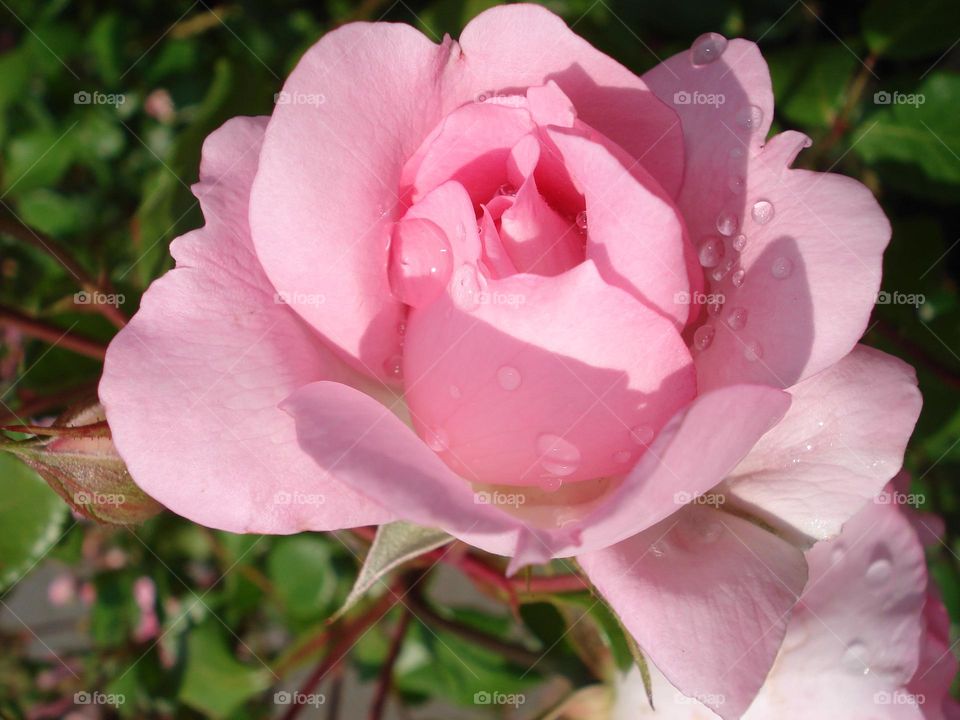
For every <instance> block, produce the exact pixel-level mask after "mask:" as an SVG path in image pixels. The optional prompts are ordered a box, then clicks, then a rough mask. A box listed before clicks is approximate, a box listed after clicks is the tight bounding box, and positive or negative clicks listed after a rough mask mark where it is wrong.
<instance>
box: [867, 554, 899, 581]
mask: <svg viewBox="0 0 960 720" xmlns="http://www.w3.org/2000/svg"><path fill="white" fill-rule="evenodd" d="M892 571H893V565H892V563H891V562H890V561H889V560H888V559H887V558H885V557H879V558H877V559H876V560H874V561H873V562H872V563H870V567H868V568H867V580H869V581H870V582H872V583H882V582H883V581H884V580H886V579H887V578H888V577H890V573H891V572H892Z"/></svg>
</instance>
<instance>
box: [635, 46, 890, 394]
mask: <svg viewBox="0 0 960 720" xmlns="http://www.w3.org/2000/svg"><path fill="white" fill-rule="evenodd" d="M644 79H645V80H646V82H647V83H648V84H649V85H650V87H651V88H653V90H654V92H656V94H657V95H658V96H659V97H660V99H661V100H663V101H664V102H666V103H668V104H670V105H672V106H673V108H674V109H675V110H676V111H677V113H678V114H679V115H680V118H681V120H682V122H683V131H684V133H683V134H684V141H685V149H686V156H687V171H686V175H685V180H684V186H683V189H682V191H681V193H680V197H679V199H678V204H679V206H680V208H681V210H682V212H683V216H684V219H685V220H686V223H687V228H688V230H689V231H690V234H691V237H692V239H693V241H694V243H695V244H696V245H699V244H700V243H703V242H706V241H707V240H709V239H711V238H713V239H714V240H715V241H718V240H719V239H720V238H721V233H720V232H719V228H720V227H721V226H722V225H726V230H725V231H726V232H731V233H732V236H731V237H728V238H726V239H725V240H724V241H723V245H724V247H725V250H726V252H725V256H726V257H725V260H724V261H723V262H722V263H720V264H718V265H717V268H719V269H720V270H721V274H723V273H722V271H723V270H724V269H725V268H726V262H727V261H729V260H733V261H734V262H733V265H732V267H731V268H730V269H729V271H727V272H726V273H725V274H723V277H721V278H720V279H719V280H714V281H713V283H712V285H711V290H710V292H714V293H715V292H721V293H723V294H724V295H725V296H726V303H725V307H724V310H723V313H722V315H721V317H720V318H719V319H713V318H711V319H708V322H709V323H710V324H712V325H714V326H715V337H714V340H713V342H712V344H711V345H710V347H709V348H708V349H707V350H705V351H704V352H703V353H702V354H701V355H700V356H699V357H698V359H697V365H698V378H699V382H700V386H701V388H710V387H716V386H717V385H721V384H725V383H731V382H764V383H771V384H775V385H777V386H779V387H787V386H789V385H792V384H794V383H795V382H797V381H799V380H801V379H802V378H805V377H809V376H811V375H813V374H815V373H817V372H819V371H820V370H823V369H825V368H827V367H829V366H830V365H832V364H833V363H834V362H836V361H837V360H839V359H840V358H841V357H843V356H844V355H846V354H847V353H848V352H850V350H851V349H852V348H853V346H854V345H855V344H856V342H857V339H858V338H859V337H860V336H861V335H862V334H863V331H864V330H865V328H866V325H867V320H868V318H869V315H870V311H871V310H872V307H873V304H874V302H875V300H876V295H877V291H878V289H879V284H880V264H881V254H882V252H883V249H884V248H885V247H886V244H887V241H888V240H889V237H890V226H889V223H888V222H887V220H886V218H885V217H884V215H883V212H882V211H881V210H880V207H879V206H878V205H877V203H876V201H875V200H874V198H873V196H872V195H871V194H870V191H869V190H868V189H867V188H865V187H864V186H863V185H861V184H860V183H858V182H857V181H855V180H852V179H850V178H847V177H843V176H840V175H833V174H825V173H815V172H810V171H807V170H791V169H789V166H790V165H791V163H792V162H793V160H794V158H795V157H796V155H797V153H798V152H799V151H800V150H801V149H802V148H803V147H806V146H807V145H809V139H808V138H806V137H805V136H803V135H801V134H800V133H795V132H786V133H783V134H781V135H779V136H777V137H774V138H772V139H771V140H770V141H769V142H767V143H766V144H764V142H765V139H766V135H767V131H768V130H769V128H770V121H771V118H772V114H773V96H772V92H771V86H770V77H769V73H768V71H767V66H766V63H765V62H764V60H763V58H762V57H761V55H760V52H759V50H758V49H757V47H756V46H755V45H754V44H753V43H750V42H747V41H744V40H732V41H730V43H729V44H728V45H727V48H726V51H725V52H724V53H723V55H722V56H721V57H720V58H719V59H718V60H717V61H715V62H713V63H711V64H708V65H704V66H701V67H695V66H693V64H692V63H691V59H690V53H689V51H688V52H683V53H680V54H678V55H676V56H674V57H672V58H670V59H669V60H667V61H666V62H665V63H662V64H661V65H659V66H658V67H656V68H654V69H653V70H651V71H650V72H648V73H647V74H646V75H645V76H644ZM698 93H699V95H698ZM710 96H712V97H713V98H714V101H713V102H712V103H711V102H710V101H709V98H710ZM697 97H699V98H701V99H702V100H704V101H703V102H697V101H694V98H697ZM720 99H722V102H720ZM758 203H759V205H758ZM731 223H733V225H731ZM731 227H733V228H734V229H732V230H731V229H730V228H731ZM741 233H742V234H745V237H746V245H745V248H744V250H743V252H742V253H739V254H738V252H737V251H736V249H735V247H734V245H733V241H734V238H735V237H736V235H737V234H741ZM739 270H742V271H744V274H742V275H738V271H739ZM711 272H713V271H711ZM735 280H736V282H735ZM741 280H742V282H741ZM738 284H739V287H738Z"/></svg>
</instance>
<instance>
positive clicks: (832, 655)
mask: <svg viewBox="0 0 960 720" xmlns="http://www.w3.org/2000/svg"><path fill="white" fill-rule="evenodd" d="M807 561H808V562H809V565H810V582H809V583H808V585H807V588H806V590H805V591H804V593H803V598H802V600H801V602H800V604H799V605H798V606H797V608H796V609H795V610H794V613H793V618H792V619H791V621H790V629H789V630H788V632H787V636H786V638H785V639H784V647H783V650H782V651H781V655H780V657H779V658H778V659H777V664H776V666H775V668H774V670H773V672H772V673H771V676H770V679H769V680H768V682H767V685H766V686H765V687H764V689H763V691H762V692H761V693H760V695H759V696H758V697H757V700H756V702H755V703H754V705H753V706H752V707H751V708H750V712H749V713H748V715H747V718H748V719H750V720H761V719H762V720H766V718H772V717H784V716H785V714H786V716H789V717H790V718H796V719H797V720H820V718H844V719H845V720H872V719H873V718H898V719H899V718H917V719H919V718H922V717H923V713H922V712H921V711H920V709H919V708H918V707H917V703H916V702H913V703H911V702H909V696H908V694H907V691H906V690H905V689H904V686H905V685H906V683H907V681H908V680H910V678H911V676H912V675H913V673H914V670H915V668H916V667H917V663H918V655H919V647H920V639H921V636H922V631H923V617H922V609H923V605H924V599H925V588H926V568H925V565H924V557H923V548H922V547H921V545H920V543H919V542H918V541H917V537H916V535H915V534H914V532H913V530H912V529H911V527H910V523H909V521H908V520H907V519H906V518H905V517H904V516H903V515H902V514H901V513H900V512H898V511H897V509H896V507H895V506H892V505H877V504H871V505H868V506H866V507H865V508H864V509H863V510H862V511H861V512H860V513H858V514H857V515H856V517H854V518H853V519H852V520H850V522H848V523H847V524H846V525H845V526H844V528H843V534H842V535H841V536H840V537H839V538H838V539H837V540H835V541H833V542H830V543H819V544H817V545H816V546H814V547H813V549H811V550H810V551H809V552H808V553H807Z"/></svg>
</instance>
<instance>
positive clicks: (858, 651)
mask: <svg viewBox="0 0 960 720" xmlns="http://www.w3.org/2000/svg"><path fill="white" fill-rule="evenodd" d="M867 660H868V653H867V646H866V645H864V644H863V643H862V642H861V641H860V640H854V641H853V642H851V643H850V644H848V645H847V649H846V650H844V651H843V659H842V660H841V662H842V663H843V667H844V668H846V669H847V670H848V671H849V672H852V673H854V674H856V675H867V674H868V673H869V672H870V665H869V664H868V663H867Z"/></svg>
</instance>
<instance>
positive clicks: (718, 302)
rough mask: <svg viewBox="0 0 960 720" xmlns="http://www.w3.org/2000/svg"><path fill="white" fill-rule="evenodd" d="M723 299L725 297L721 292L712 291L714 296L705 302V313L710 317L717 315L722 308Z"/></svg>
mask: <svg viewBox="0 0 960 720" xmlns="http://www.w3.org/2000/svg"><path fill="white" fill-rule="evenodd" d="M724 301H725V297H724V296H723V294H722V293H714V297H712V298H710V301H709V302H708V303H707V314H708V315H710V316H712V317H718V316H719V315H720V312H721V311H722V310H723V303H724Z"/></svg>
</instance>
